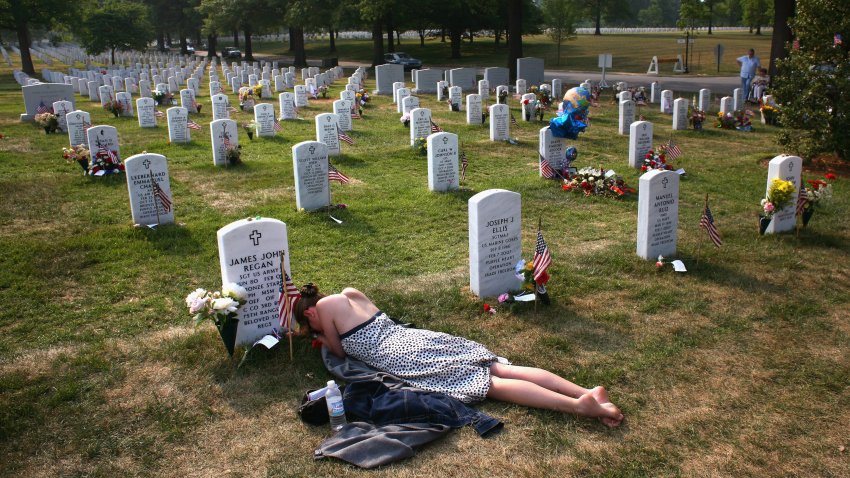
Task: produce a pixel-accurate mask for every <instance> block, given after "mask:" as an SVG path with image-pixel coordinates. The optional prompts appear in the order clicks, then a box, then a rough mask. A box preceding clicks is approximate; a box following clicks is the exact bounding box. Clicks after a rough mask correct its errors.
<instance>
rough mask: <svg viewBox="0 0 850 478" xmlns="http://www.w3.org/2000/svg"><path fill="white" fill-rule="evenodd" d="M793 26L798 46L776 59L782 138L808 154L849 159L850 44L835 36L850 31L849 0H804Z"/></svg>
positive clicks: (775, 89) (789, 145) (792, 149)
mask: <svg viewBox="0 0 850 478" xmlns="http://www.w3.org/2000/svg"><path fill="white" fill-rule="evenodd" d="M790 26H791V30H792V31H793V32H794V36H795V37H796V38H797V39H799V44H800V46H799V49H796V48H794V49H792V50H791V51H790V52H789V54H788V58H786V59H783V60H779V61H778V68H779V76H778V77H777V78H776V79H775V82H774V85H775V88H773V90H772V92H773V94H774V96H775V97H776V99H777V100H778V101H779V103H780V104H782V107H781V109H780V119H781V121H782V123H783V125H784V126H785V128H783V129H782V131H780V136H779V141H780V143H781V144H782V145H784V146H786V147H788V148H789V149H790V150H791V151H794V152H795V153H798V154H800V155H801V156H803V157H805V158H811V157H813V156H815V155H817V154H819V153H835V154H837V155H838V157H839V158H841V159H842V160H844V161H850V135H848V134H847V131H848V130H850V48H848V45H847V44H846V43H844V42H840V43H837V42H835V41H834V35H835V34H836V33H846V32H850V2H847V1H846V0H812V1H805V2H804V1H800V2H798V3H797V4H796V15H795V16H794V17H793V20H791V22H790Z"/></svg>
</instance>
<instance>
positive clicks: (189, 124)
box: [186, 120, 201, 129]
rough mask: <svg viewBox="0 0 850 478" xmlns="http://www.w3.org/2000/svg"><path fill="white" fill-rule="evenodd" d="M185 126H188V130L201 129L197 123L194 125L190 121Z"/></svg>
mask: <svg viewBox="0 0 850 478" xmlns="http://www.w3.org/2000/svg"><path fill="white" fill-rule="evenodd" d="M186 126H188V127H189V129H201V125H199V124H198V123H195V122H194V121H192V120H187V121H186Z"/></svg>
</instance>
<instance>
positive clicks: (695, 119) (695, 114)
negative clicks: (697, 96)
mask: <svg viewBox="0 0 850 478" xmlns="http://www.w3.org/2000/svg"><path fill="white" fill-rule="evenodd" d="M703 122H705V111H702V110H699V109H697V108H694V109H693V110H692V111H691V124H692V125H693V127H694V130H697V131H699V130H702V124H703Z"/></svg>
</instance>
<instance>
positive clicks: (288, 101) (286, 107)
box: [277, 91, 298, 120]
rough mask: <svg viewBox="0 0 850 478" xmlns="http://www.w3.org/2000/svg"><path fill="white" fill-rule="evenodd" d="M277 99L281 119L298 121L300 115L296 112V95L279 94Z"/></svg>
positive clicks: (288, 93)
mask: <svg viewBox="0 0 850 478" xmlns="http://www.w3.org/2000/svg"><path fill="white" fill-rule="evenodd" d="M277 98H278V108H279V109H280V118H281V119H284V120H290V119H296V118H297V117H298V114H297V112H296V111H295V95H294V94H292V93H290V92H288V91H286V92H283V93H281V94H279V95H278V96H277Z"/></svg>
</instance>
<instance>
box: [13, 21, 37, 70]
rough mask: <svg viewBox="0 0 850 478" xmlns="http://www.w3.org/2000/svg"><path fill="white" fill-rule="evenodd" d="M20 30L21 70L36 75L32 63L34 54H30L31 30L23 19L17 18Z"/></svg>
mask: <svg viewBox="0 0 850 478" xmlns="http://www.w3.org/2000/svg"><path fill="white" fill-rule="evenodd" d="M15 23H17V26H18V28H17V30H18V48H19V49H20V50H21V71H23V72H24V73H26V74H28V75H31V76H35V66H33V64H32V55H31V54H30V30H29V26H28V25H27V23H26V22H25V21H23V20H16V22H15Z"/></svg>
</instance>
